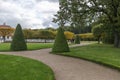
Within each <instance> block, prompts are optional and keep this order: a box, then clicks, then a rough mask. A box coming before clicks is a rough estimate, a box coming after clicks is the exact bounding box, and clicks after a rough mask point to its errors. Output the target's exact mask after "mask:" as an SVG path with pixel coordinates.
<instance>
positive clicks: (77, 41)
mask: <svg viewBox="0 0 120 80" xmlns="http://www.w3.org/2000/svg"><path fill="white" fill-rule="evenodd" d="M75 44H80V36H79V35H76V37H75Z"/></svg>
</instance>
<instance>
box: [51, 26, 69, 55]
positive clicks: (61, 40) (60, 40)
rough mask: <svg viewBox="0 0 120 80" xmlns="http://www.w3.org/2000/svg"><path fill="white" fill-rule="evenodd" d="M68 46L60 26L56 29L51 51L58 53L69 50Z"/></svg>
mask: <svg viewBox="0 0 120 80" xmlns="http://www.w3.org/2000/svg"><path fill="white" fill-rule="evenodd" d="M69 51H70V50H69V47H68V43H67V40H66V38H65V35H64V31H63V29H62V27H60V28H59V29H58V33H57V35H56V38H55V42H54V45H53V48H52V52H53V53H59V52H69Z"/></svg>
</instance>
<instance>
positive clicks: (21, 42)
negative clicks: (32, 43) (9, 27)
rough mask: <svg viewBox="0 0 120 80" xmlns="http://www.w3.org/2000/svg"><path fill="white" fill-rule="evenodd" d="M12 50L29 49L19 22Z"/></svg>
mask: <svg viewBox="0 0 120 80" xmlns="http://www.w3.org/2000/svg"><path fill="white" fill-rule="evenodd" d="M11 50H12V51H21V50H27V45H26V42H25V39H24V36H23V32H22V28H21V25H20V24H18V25H17V27H16V30H15V33H14V36H13V40H12V42H11Z"/></svg>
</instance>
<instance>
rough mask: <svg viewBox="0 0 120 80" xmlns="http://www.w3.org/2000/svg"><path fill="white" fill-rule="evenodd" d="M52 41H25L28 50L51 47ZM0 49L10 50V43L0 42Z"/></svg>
mask: <svg viewBox="0 0 120 80" xmlns="http://www.w3.org/2000/svg"><path fill="white" fill-rule="evenodd" d="M52 46H53V43H27V47H28V50H38V49H43V48H51V47H52ZM0 51H10V43H0Z"/></svg>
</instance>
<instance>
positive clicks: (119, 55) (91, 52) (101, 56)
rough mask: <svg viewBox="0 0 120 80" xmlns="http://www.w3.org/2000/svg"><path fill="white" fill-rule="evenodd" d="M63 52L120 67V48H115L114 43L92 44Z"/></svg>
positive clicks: (67, 54)
mask: <svg viewBox="0 0 120 80" xmlns="http://www.w3.org/2000/svg"><path fill="white" fill-rule="evenodd" d="M62 54H63V55H66V56H71V57H77V58H82V59H86V60H90V61H93V62H97V63H101V64H104V65H107V66H111V67H113V68H117V69H120V49H118V48H114V47H113V45H105V44H100V45H99V44H92V45H87V46H82V47H75V48H71V52H67V53H62Z"/></svg>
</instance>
